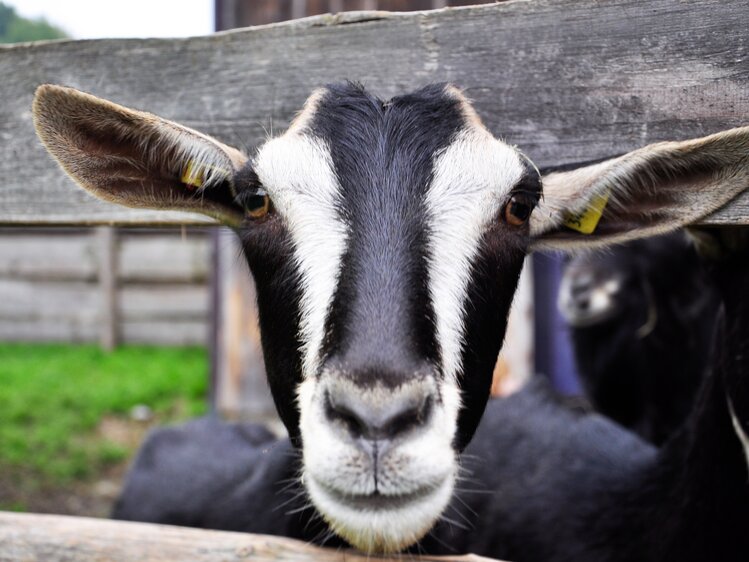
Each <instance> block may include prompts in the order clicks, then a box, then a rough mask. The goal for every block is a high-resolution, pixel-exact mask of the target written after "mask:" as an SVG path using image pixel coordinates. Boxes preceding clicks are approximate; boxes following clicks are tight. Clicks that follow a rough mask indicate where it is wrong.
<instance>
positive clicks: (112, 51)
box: [0, 0, 749, 224]
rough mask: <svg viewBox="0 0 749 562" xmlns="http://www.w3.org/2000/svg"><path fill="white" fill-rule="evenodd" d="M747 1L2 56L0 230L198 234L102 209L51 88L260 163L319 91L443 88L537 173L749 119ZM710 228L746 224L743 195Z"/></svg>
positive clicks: (424, 19) (101, 43)
mask: <svg viewBox="0 0 749 562" xmlns="http://www.w3.org/2000/svg"><path fill="white" fill-rule="evenodd" d="M747 16H749V6H748V5H747V4H746V3H745V2H723V1H722V0H695V1H690V2H682V1H680V0H651V1H650V2H647V3H645V2H640V1H639V0H611V1H607V2H598V1H597V0H576V1H571V0H570V1H564V2H559V1H557V0H513V1H509V2H505V3H501V4H497V5H489V6H475V7H467V8H449V9H445V10H439V11H434V12H416V13H410V14H389V13H385V12H371V13H364V12H358V13H348V14H340V15H337V16H318V17H312V18H307V19H304V20H300V21H297V22H289V23H283V24H275V25H268V26H263V27H257V28H251V29H246V30H239V31H233V32H224V33H220V34H216V35H212V36H208V37H196V38H191V39H170V40H164V39H146V40H142V39H134V40H96V41H72V42H71V41H67V42H66V41H63V42H50V43H46V44H36V45H20V46H13V47H0V76H3V77H4V78H3V80H2V81H1V82H0V99H2V100H3V103H2V104H0V224H2V223H9V224H10V223H14V224H20V223H25V224H39V223H57V224H80V223H188V222H195V221H202V220H204V219H198V218H196V217H191V216H187V215H181V214H174V213H171V214H169V213H161V214H160V213H151V212H143V211H135V210H126V209H121V208H117V207H113V206H110V205H105V204H103V203H99V202H96V201H94V200H93V199H92V198H90V197H89V196H88V195H86V194H85V193H83V192H82V191H80V190H78V189H76V188H75V187H74V186H73V184H72V182H71V181H70V180H68V179H67V178H65V177H64V175H63V174H62V173H61V172H60V171H59V170H58V169H57V167H56V165H55V164H54V163H53V162H52V161H51V159H50V158H49V157H48V156H47V155H46V154H45V152H44V150H43V149H42V148H41V146H40V144H39V142H38V141H37V139H36V137H35V136H34V134H33V131H32V123H31V113H30V110H29V108H30V105H31V98H32V95H33V92H34V89H35V88H36V86H37V85H39V84H41V83H44V82H53V83H60V84H65V85H69V86H74V87H77V88H81V89H83V90H86V91H89V92H91V93H94V94H96V95H99V96H102V97H106V98H109V99H112V100H114V101H117V102H120V103H123V104H125V105H129V106H133V107H136V108H143V109H147V110H149V111H152V112H154V113H158V114H160V115H163V116H165V117H168V118H171V119H174V120H177V121H180V122H183V123H185V124H187V125H190V126H192V127H195V128H198V129H200V130H203V131H205V132H207V133H209V134H213V135H215V136H217V137H218V138H220V139H221V140H223V141H225V142H227V143H229V144H233V145H237V146H240V147H242V148H244V149H246V150H247V151H250V152H251V151H252V149H253V147H255V146H256V145H257V144H258V143H259V142H260V141H262V139H263V138H265V137H266V131H278V130H281V129H283V128H284V127H285V126H286V124H287V123H288V122H289V119H290V118H291V117H292V115H293V114H294V112H295V111H296V110H298V109H299V108H300V106H301V104H302V103H303V101H304V99H305V98H306V96H307V95H308V94H309V92H310V91H311V90H312V89H313V88H315V87H318V86H320V85H322V84H325V83H328V82H335V81H341V80H344V79H353V80H359V81H362V82H363V83H364V84H365V85H367V86H368V87H369V88H370V89H372V90H373V91H375V92H376V93H378V94H379V95H381V96H383V97H389V96H392V95H395V94H399V93H403V92H405V91H408V90H411V89H413V88H415V87H417V86H420V85H423V84H426V83H429V82H435V81H443V80H448V81H452V82H455V83H456V84H458V85H460V86H462V87H463V88H464V89H465V90H466V92H467V93H468V95H469V96H470V97H471V98H473V99H474V100H475V104H476V107H477V109H478V111H479V113H480V114H481V115H482V116H483V117H484V119H485V121H486V123H487V125H488V126H489V128H490V129H491V130H492V131H494V132H495V133H496V134H497V135H500V136H502V137H504V138H505V139H507V140H508V141H509V142H511V143H513V144H517V145H518V146H519V147H520V148H521V149H523V150H524V151H525V152H526V153H528V155H529V156H531V158H533V160H534V161H535V162H536V163H537V164H538V165H539V166H549V165H556V164H561V163H567V162H575V161H583V160H589V159H593V158H599V157H603V156H608V155H613V154H619V153H622V152H625V151H628V150H631V149H634V148H636V147H639V146H642V145H644V144H647V143H650V142H654V141H659V140H664V139H686V138H690V137H698V136H703V135H706V134H709V133H713V132H716V131H719V130H722V129H727V128H730V127H735V126H738V125H742V124H746V123H747V122H749V93H748V92H749V87H748V86H749V41H747V36H746V21H747ZM712 222H714V223H729V224H733V223H736V222H742V223H749V196H744V197H742V198H741V200H740V201H738V202H736V203H734V204H733V205H731V206H729V207H728V208H726V209H724V210H721V211H720V212H719V213H717V214H716V215H715V216H714V217H713V219H712Z"/></svg>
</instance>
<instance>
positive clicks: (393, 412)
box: [325, 393, 433, 441]
mask: <svg viewBox="0 0 749 562" xmlns="http://www.w3.org/2000/svg"><path fill="white" fill-rule="evenodd" d="M432 408H433V398H432V396H431V395H429V394H427V395H426V396H423V395H422V396H419V397H418V398H417V397H416V396H399V395H398V394H397V393H396V394H394V395H393V396H392V397H391V399H389V400H387V402H386V403H385V404H364V403H359V402H358V401H357V400H356V399H355V398H353V397H351V396H346V395H342V396H337V395H331V394H330V393H326V395H325V416H326V418H327V419H328V421H330V422H331V423H335V424H337V425H338V426H339V427H343V428H344V429H345V430H346V432H347V433H348V434H349V435H350V436H351V437H353V438H354V439H364V440H374V441H389V440H393V439H395V438H396V437H399V436H400V435H403V434H406V433H408V432H409V431H411V430H413V429H415V428H417V427H420V426H423V425H425V424H426V423H427V421H428V420H429V418H430V416H431V413H432Z"/></svg>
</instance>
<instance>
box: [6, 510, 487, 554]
mask: <svg viewBox="0 0 749 562" xmlns="http://www.w3.org/2000/svg"><path fill="white" fill-rule="evenodd" d="M28 560H54V561H59V562H63V561H71V562H144V561H148V562H175V561H177V560H190V561H191V562H242V561H247V560H252V561H253V562H278V561H281V560H287V561H289V562H291V561H294V562H313V561H318V562H319V561H321V560H325V561H326V562H373V561H377V560H379V561H386V560H390V561H393V562H402V561H412V562H418V561H422V562H491V560H490V559H488V558H482V557H480V556H474V555H466V556H445V557H442V556H424V557H419V556H416V555H403V556H395V557H378V556H367V555H365V554H359V553H356V552H352V551H349V550H330V549H325V548H318V547H315V546H311V545H309V544H306V543H303V542H300V541H295V540H292V539H286V538H281V537H272V536H267V535H250V534H246V533H229V532H225V531H206V530H202V529H188V528H183V527H171V526H168V525H154V524H149V523H129V522H123V521H107V520H103V519H88V518H84V517H69V516H64V515H32V514H20V513H5V512H0V562H26V561H28Z"/></svg>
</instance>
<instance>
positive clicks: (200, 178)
mask: <svg viewBox="0 0 749 562" xmlns="http://www.w3.org/2000/svg"><path fill="white" fill-rule="evenodd" d="M209 171H214V172H216V175H217V176H228V175H229V174H228V172H227V171H226V170H223V169H221V168H216V167H215V166H208V165H206V164H200V163H198V162H196V161H195V160H190V161H188V162H187V167H186V168H185V171H184V172H182V178H181V181H182V183H184V184H185V185H186V186H187V189H189V190H190V191H193V190H195V189H200V188H201V187H203V186H204V185H205V179H206V172H209Z"/></svg>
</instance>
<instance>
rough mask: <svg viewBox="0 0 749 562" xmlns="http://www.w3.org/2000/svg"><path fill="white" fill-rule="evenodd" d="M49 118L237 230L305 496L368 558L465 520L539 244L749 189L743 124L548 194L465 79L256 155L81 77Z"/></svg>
mask: <svg viewBox="0 0 749 562" xmlns="http://www.w3.org/2000/svg"><path fill="white" fill-rule="evenodd" d="M33 116H34V123H35V127H36V130H37V134H38V135H39V137H40V138H41V140H42V142H43V143H44V145H45V146H46V148H47V150H48V151H49V152H50V153H51V154H52V156H53V157H54V158H56V159H57V161H58V162H59V163H60V164H61V166H62V167H63V169H64V170H65V171H67V172H68V173H69V174H70V175H71V176H72V177H73V178H74V179H75V180H76V181H77V182H78V183H79V184H80V185H81V186H82V187H84V188H85V189H87V190H88V191H90V192H91V193H93V194H94V195H96V196H98V197H100V198H102V199H104V200H107V201H111V202H115V203H120V204H124V205H129V206H135V207H151V208H157V209H166V208H169V209H177V210H188V211H198V212H201V213H204V214H207V215H210V216H213V217H216V218H218V219H220V220H222V221H223V222H224V223H226V224H228V225H231V226H233V227H234V228H235V229H236V230H237V232H238V234H239V236H240V238H241V240H242V243H243V248H244V251H245V256H246V258H247V261H248V263H249V266H250V270H251V271H252V273H253V275H254V278H255V282H256V285H257V294H258V297H257V303H258V310H259V320H260V327H261V334H262V345H263V352H264V358H265V362H266V370H267V373H268V381H269V384H270V387H271V392H272V394H273V398H274V401H275V404H276V407H277V410H278V412H279V414H280V416H281V419H282V421H283V422H284V424H285V426H286V428H287V429H288V431H289V435H290V438H291V440H292V442H293V443H294V445H295V447H297V448H298V449H299V450H300V454H301V461H300V463H301V467H300V471H301V480H302V482H303V485H304V489H305V492H306V494H308V496H309V498H310V501H311V504H312V505H313V506H314V508H315V511H316V512H318V513H319V514H320V515H321V516H322V518H323V519H324V521H325V522H326V524H327V525H328V526H329V528H330V529H331V530H332V531H333V532H334V533H335V534H337V535H338V536H339V537H341V538H343V539H345V540H346V541H348V542H349V543H351V544H352V545H353V546H355V547H357V548H359V549H361V550H364V551H367V552H394V551H398V550H402V549H404V548H407V547H409V546H410V545H413V544H415V543H416V542H417V541H419V540H420V539H422V538H423V537H424V536H425V535H426V534H427V533H428V532H429V531H430V529H432V528H433V527H434V526H435V524H436V523H437V521H438V520H439V519H440V517H441V516H443V512H444V511H445V509H446V507H447V506H448V504H449V502H450V500H451V498H452V497H453V495H454V492H455V485H456V482H457V481H458V477H459V469H460V460H461V453H462V451H463V450H464V449H465V447H466V446H467V445H468V443H469V442H470V441H471V438H472V436H473V434H474V433H475V431H476V427H477V426H478V424H479V421H480V419H481V417H482V414H483V412H484V409H485V407H486V403H487V400H488V397H489V389H490V385H491V378H492V370H493V367H494V363H495V360H496V358H497V354H498V352H499V348H500V345H501V341H502V339H503V335H504V331H505V328H506V318H507V312H508V310H509V307H510V303H511V300H512V297H513V294H514V291H515V287H516V284H517V279H518V276H519V273H520V269H521V267H522V263H523V259H524V257H525V255H526V254H527V253H528V252H529V251H531V250H533V249H536V248H559V249H571V248H575V247H586V246H587V247H595V246H602V245H606V244H613V243H616V242H622V241H626V240H629V239H634V238H638V237H645V236H649V235H652V234H656V233H659V232H666V231H669V230H673V229H675V228H678V227H680V226H683V225H685V224H688V223H690V222H693V221H695V220H698V219H700V218H701V217H703V216H705V215H707V214H708V213H710V212H712V211H714V210H715V209H718V208H719V207H721V206H722V205H724V204H725V203H727V202H728V201H730V200H731V199H732V198H733V197H735V196H736V195H737V194H739V193H741V192H742V191H744V190H745V189H746V188H747V186H748V185H749V167H748V166H747V158H746V155H747V151H748V149H747V140H748V139H749V128H740V129H733V130H730V131H725V132H722V133H718V134H715V135H712V136H708V137H705V138H702V139H697V140H692V141H686V142H675V143H660V144H656V145H651V146H649V147H645V148H643V149H639V150H635V151H633V152H630V153H628V154H625V155H623V156H619V157H617V158H613V159H610V160H606V161H603V162H599V163H597V164H592V165H589V166H586V167H582V168H580V169H576V170H572V171H566V172H557V173H552V174H548V175H546V176H544V178H543V198H542V180H541V176H540V174H539V172H538V171H537V169H536V167H535V166H534V165H533V164H532V163H531V161H530V160H529V159H528V158H527V157H526V156H525V155H523V154H522V153H521V152H520V151H518V150H517V149H516V148H514V147H511V146H509V145H508V144H506V143H504V142H502V141H500V140H498V139H496V138H494V137H493V136H492V135H491V133H489V131H488V130H487V129H486V128H485V127H484V126H483V124H482V122H481V120H480V118H479V117H478V115H477V114H476V112H475V110H474V109H473V107H472V106H471V104H470V102H469V101H468V100H467V99H466V98H465V96H464V95H463V94H462V93H461V92H460V90H458V89H457V88H456V87H454V86H451V85H444V84H438V85H431V86H427V87H425V88H422V89H421V90H419V91H417V92H414V93H411V94H407V95H403V96H398V97H395V98H393V99H391V100H389V101H387V102H383V101H382V100H380V99H378V98H376V97H374V96H372V95H370V94H368V93H367V92H365V91H364V90H363V89H362V88H361V87H359V86H356V85H352V84H345V85H342V86H328V87H326V88H323V89H321V90H318V91H316V92H315V93H314V94H312V96H311V97H310V98H309V99H308V101H307V103H306V104H305V106H304V109H303V110H302V112H301V113H300V114H299V115H298V116H297V117H296V118H295V119H294V121H293V122H292V123H291V125H290V127H289V129H288V130H287V131H286V132H285V133H284V134H283V135H281V136H280V137H277V138H274V139H271V140H269V141H268V142H266V143H265V144H263V145H262V146H261V147H260V148H259V149H258V151H257V154H256V155H255V156H254V157H253V158H248V157H247V156H245V155H244V154H242V153H241V152H240V151H238V150H236V149H234V148H231V147H228V146H226V145H224V144H222V143H220V142H219V141H217V140H215V139H212V138H210V137H207V136H205V135H203V134H201V133H198V132H196V131H193V130H191V129H188V128H186V127H183V126H181V125H178V124H176V123H173V122H170V121H166V120H164V119H161V118H159V117H156V116H154V115H151V114H147V113H143V112H140V111H135V110H131V109H127V108H124V107H122V106H119V105H116V104H113V103H111V102H108V101H105V100H101V99H99V98H96V97H94V96H91V95H89V94H85V93H83V92H79V91H76V90H73V89H69V88H64V87H60V86H52V85H44V86H41V87H40V88H39V89H38V90H37V93H36V96H35V100H34V105H33ZM607 201H608V204H606V202H607ZM591 215H595V219H596V220H597V221H598V222H597V225H596V227H595V228H594V229H591V228H589V226H590V223H591V219H590V216H591ZM566 225H571V226H577V227H578V228H579V230H583V231H586V232H588V233H583V232H578V231H577V230H573V229H570V228H568V226H566ZM581 226H582V227H583V228H580V227H581ZM723 406H724V410H725V407H726V402H725V400H723ZM734 406H735V407H736V408H737V411H738V412H739V413H740V415H741V416H743V414H744V412H745V411H746V410H745V409H744V408H745V404H744V403H743V401H739V400H737V401H736V402H735V403H734ZM739 419H743V417H740V418H739ZM707 429H708V428H706V427H704V428H700V431H703V430H705V431H706V430H707ZM540 437H543V436H540ZM726 439H728V437H726ZM730 439H733V441H735V442H736V443H735V449H736V454H738V450H739V449H740V445H739V442H738V440H737V439H736V434H735V433H733V434H732V435H731V437H730ZM715 444H716V443H709V444H708V445H710V446H714V445H715ZM721 451H722V450H721ZM721 451H715V454H718V453H719V452H721ZM501 454H502V455H504V454H505V453H504V452H502V453H501ZM509 454H511V453H509ZM592 454H593V452H591V455H592ZM731 460H732V461H733V460H735V459H733V458H731ZM582 464H585V463H582ZM573 465H574V466H570V467H567V469H566V471H569V470H573V469H574V468H575V467H576V466H577V467H579V466H581V465H578V464H576V463H573ZM687 466H689V465H687ZM732 467H733V465H732ZM497 470H499V469H497ZM732 470H735V472H736V473H738V472H745V470H746V466H740V467H733V468H732ZM582 474H583V472H582V470H580V475H582ZM601 489H603V488H601ZM638 489H639V488H638ZM659 491H660V488H658V489H656V492H659ZM613 493H614V492H613V491H612V494H613ZM737 498H738V494H737V495H736V496H735V497H734V498H733V499H734V500H735V499H737ZM601 523H602V522H601Z"/></svg>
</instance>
